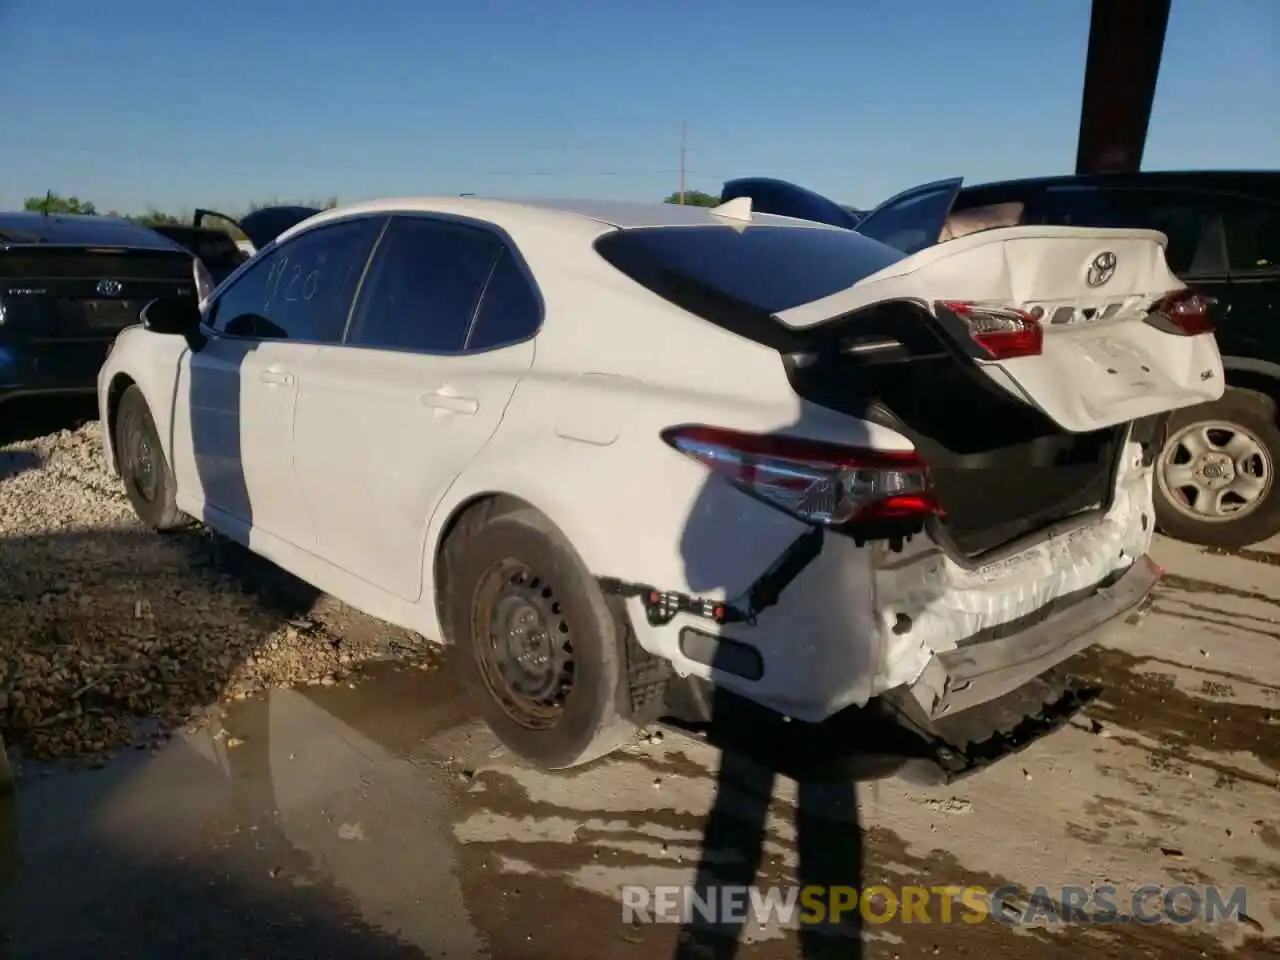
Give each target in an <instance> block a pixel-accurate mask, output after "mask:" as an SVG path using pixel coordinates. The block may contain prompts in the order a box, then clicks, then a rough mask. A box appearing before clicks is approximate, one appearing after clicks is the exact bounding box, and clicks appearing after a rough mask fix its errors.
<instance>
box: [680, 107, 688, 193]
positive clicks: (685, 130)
mask: <svg viewBox="0 0 1280 960" xmlns="http://www.w3.org/2000/svg"><path fill="white" fill-rule="evenodd" d="M687 133H688V124H686V123H685V122H684V121H683V120H681V121H680V202H681V203H684V153H685V138H686V134H687Z"/></svg>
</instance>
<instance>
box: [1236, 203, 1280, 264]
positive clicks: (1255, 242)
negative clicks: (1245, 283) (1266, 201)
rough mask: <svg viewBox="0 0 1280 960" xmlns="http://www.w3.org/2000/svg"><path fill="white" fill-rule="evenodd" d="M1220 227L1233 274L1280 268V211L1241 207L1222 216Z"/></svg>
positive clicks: (1267, 208)
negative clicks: (1224, 232)
mask: <svg viewBox="0 0 1280 960" xmlns="http://www.w3.org/2000/svg"><path fill="white" fill-rule="evenodd" d="M1223 227H1224V229H1225V231H1226V234H1227V260H1228V261H1229V262H1230V264H1231V269H1232V270H1233V271H1238V270H1268V269H1272V270H1273V269H1275V268H1276V267H1278V266H1280V207H1273V206H1264V205H1262V204H1241V205H1240V206H1238V207H1233V208H1231V209H1228V210H1227V211H1226V212H1225V214H1224V216H1223Z"/></svg>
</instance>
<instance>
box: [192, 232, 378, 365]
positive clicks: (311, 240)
mask: <svg viewBox="0 0 1280 960" xmlns="http://www.w3.org/2000/svg"><path fill="white" fill-rule="evenodd" d="M383 222H384V221H383V219H382V218H380V217H360V218H357V219H353V220H345V221H341V222H338V223H334V224H327V225H325V226H321V227H317V228H315V229H314V230H308V231H307V232H306V233H304V234H302V235H301V236H298V237H294V238H293V239H291V240H288V241H287V242H285V243H284V244H282V245H281V246H280V247H278V248H276V249H275V250H271V251H270V252H268V253H267V254H266V255H265V256H263V257H262V259H260V260H259V261H258V262H257V263H254V264H252V265H251V266H249V267H248V268H247V269H246V270H245V272H244V273H242V274H241V275H240V276H239V277H237V278H236V279H235V280H234V281H233V282H232V283H231V284H230V285H229V286H228V287H227V289H226V290H224V291H223V292H222V294H221V296H219V297H218V299H217V301H216V302H215V303H214V305H213V308H212V317H211V318H210V322H211V324H212V326H213V328H214V329H215V330H217V331H219V332H220V333H224V334H227V335H228V336H237V337H252V338H254V339H261V340H299V341H303V342H308V343H333V342H336V341H337V340H339V339H341V336H342V329H343V327H344V325H345V324H346V320H347V314H348V312H349V311H350V309H351V300H352V297H353V296H354V295H355V291H356V287H357V285H358V284H359V282H360V275H361V274H362V273H363V271H364V268H365V263H366V262H367V261H368V259H369V252H370V251H371V250H372V249H373V243H374V241H375V240H376V239H377V235H378V232H379V230H380V229H381V227H382V224H383Z"/></svg>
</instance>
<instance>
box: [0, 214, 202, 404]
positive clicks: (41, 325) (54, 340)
mask: <svg viewBox="0 0 1280 960" xmlns="http://www.w3.org/2000/svg"><path fill="white" fill-rule="evenodd" d="M156 298H172V299H178V300H182V299H189V300H192V301H196V300H198V298H199V294H198V292H197V281H196V267H195V259H194V258H193V257H192V255H191V253H190V252H189V251H188V250H186V249H184V248H183V247H181V246H179V245H178V244H176V243H174V242H173V241H171V240H168V239H166V238H165V237H162V236H160V235H159V234H157V233H155V232H154V231H152V230H150V229H148V228H147V227H142V226H138V225H136V224H133V223H129V222H128V221H125V220H117V219H114V218H112V217H96V216H70V215H60V214H56V215H45V214H41V213H33V212H22V213H0V404H3V402H4V401H5V400H8V399H10V398H12V397H15V396H20V395H24V394H59V393H92V392H93V391H94V389H95V388H96V386H97V376H98V368H99V367H101V366H102V361H103V360H104V359H105V357H106V355H107V351H108V350H109V349H110V346H111V343H112V341H113V340H114V339H115V337H116V334H118V333H119V332H120V331H121V330H122V329H124V328H125V327H128V326H131V325H133V324H135V323H137V322H138V314H139V313H140V311H141V310H142V308H143V307H144V306H146V304H147V303H148V302H150V301H151V300H154V299H156Z"/></svg>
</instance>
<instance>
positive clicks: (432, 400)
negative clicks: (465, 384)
mask: <svg viewBox="0 0 1280 960" xmlns="http://www.w3.org/2000/svg"><path fill="white" fill-rule="evenodd" d="M418 402H419V403H420V404H422V405H423V406H424V407H430V408H431V409H433V410H447V411H449V412H450V413H461V414H464V415H466V416H469V417H473V416H475V415H476V414H477V413H479V412H480V401H479V400H477V399H476V398H475V397H455V396H453V394H449V393H443V392H441V391H439V390H436V391H434V392H432V393H424V394H421V395H420V396H419V397H418Z"/></svg>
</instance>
